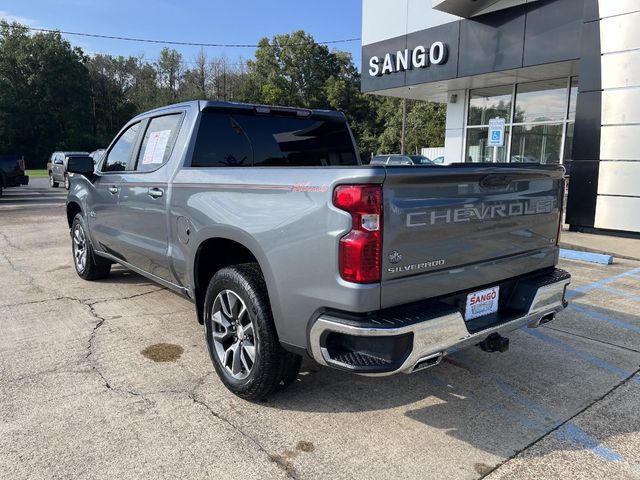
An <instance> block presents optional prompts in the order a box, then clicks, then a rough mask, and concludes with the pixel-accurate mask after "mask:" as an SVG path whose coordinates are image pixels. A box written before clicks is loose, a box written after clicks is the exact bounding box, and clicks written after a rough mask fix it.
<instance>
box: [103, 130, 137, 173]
mask: <svg viewBox="0 0 640 480" xmlns="http://www.w3.org/2000/svg"><path fill="white" fill-rule="evenodd" d="M139 129H140V123H136V124H134V125H131V126H130V127H129V128H128V129H127V130H125V132H124V133H123V134H122V135H121V136H120V138H119V139H118V141H116V143H115V145H114V146H113V148H112V149H111V150H110V151H109V153H108V155H107V158H106V160H105V162H104V165H103V166H102V171H103V172H122V171H124V170H126V169H127V167H128V165H129V160H131V154H132V153H133V148H134V147H135V145H136V138H137V136H138V130H139Z"/></svg>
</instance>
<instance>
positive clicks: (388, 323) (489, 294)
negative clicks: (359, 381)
mask: <svg viewBox="0 0 640 480" xmlns="http://www.w3.org/2000/svg"><path fill="white" fill-rule="evenodd" d="M68 170H69V171H70V172H72V173H73V177H72V181H71V189H70V191H69V195H68V202H67V220H68V224H69V227H70V229H71V238H72V252H73V260H74V265H75V268H76V271H77V273H78V275H80V276H81V277H82V278H84V279H86V280H95V279H99V278H103V277H105V276H106V275H108V273H109V269H110V266H111V264H112V263H119V264H121V265H123V266H125V267H127V268H129V269H131V270H133V271H136V272H138V273H140V274H142V275H144V276H146V277H148V278H150V279H152V280H154V281H155V282H157V283H159V284H161V285H164V286H166V287H168V288H170V289H172V290H174V291H175V292H178V293H179V294H181V295H184V296H185V297H187V298H189V299H191V300H192V301H193V302H194V303H195V305H196V311H197V316H198V319H199V320H200V322H202V323H204V332H205V340H206V344H207V347H208V349H209V353H210V356H211V360H212V362H213V365H214V367H215V369H216V371H217V373H218V375H219V376H220V378H221V380H222V382H223V383H224V384H225V385H226V386H227V388H229V389H230V390H231V391H232V392H234V393H235V394H237V395H239V396H241V397H243V398H247V399H260V398H264V397H265V396H266V395H268V394H270V393H271V392H273V391H274V389H277V388H279V387H282V386H286V385H288V384H289V383H291V382H292V381H293V380H294V379H295V378H296V376H297V373H298V370H299V368H300V362H301V358H302V357H303V356H307V357H311V358H313V359H314V360H315V361H317V362H318V363H320V364H322V365H325V366H329V367H333V368H337V369H341V370H346V371H350V372H354V373H358V374H365V375H390V374H393V373H396V372H404V373H411V372H415V371H418V370H422V369H424V368H427V367H431V366H434V365H437V364H438V363H439V362H440V360H441V359H442V358H443V357H444V356H445V355H447V354H449V353H451V352H453V351H455V350H457V349H460V348H463V347H466V346H472V345H479V346H481V347H482V348H483V349H485V350H487V351H504V350H506V348H507V347H508V340H507V339H506V338H505V337H503V336H502V334H504V333H505V332H509V331H511V330H515V329H517V328H520V327H522V326H529V327H537V326H538V325H540V324H541V323H545V322H548V321H550V320H552V319H553V318H554V317H555V315H556V313H558V312H559V311H561V310H562V309H563V308H565V306H566V304H567V303H566V300H565V291H566V288H567V285H568V284H569V282H570V275H569V274H568V273H567V272H564V271H562V270H559V269H557V268H556V264H557V261H558V251H559V249H558V237H559V232H560V218H561V211H562V206H563V193H564V190H563V184H564V180H563V174H564V169H563V167H562V166H557V165H525V164H519V165H518V166H517V167H513V166H511V165H508V164H505V165H499V164H477V163H476V164H453V165H447V166H431V167H428V168H425V167H418V166H415V167H414V166H397V167H395V166H388V165H385V166H363V165H362V164H361V161H360V158H359V155H358V152H357V149H356V147H355V144H354V141H353V137H352V135H351V131H350V129H349V127H348V125H347V122H346V119H345V117H344V115H342V114H340V113H336V112H329V111H317V110H314V111H311V110H305V109H295V108H284V107H268V106H260V105H244V104H233V103H215V102H206V101H195V102H189V103H183V104H178V105H172V106H169V107H165V108H161V109H157V110H153V111H151V112H147V113H144V114H142V115H140V116H138V117H136V118H134V119H133V120H131V121H130V122H129V123H128V124H127V125H125V127H124V128H123V129H122V131H121V132H120V133H119V134H118V136H117V137H116V138H115V140H114V141H113V142H112V143H111V145H110V146H109V147H108V149H107V152H106V154H105V155H104V156H103V157H102V159H101V161H100V162H99V164H98V165H97V166H96V167H95V169H94V165H93V161H92V160H91V158H89V157H70V158H69V165H68Z"/></svg>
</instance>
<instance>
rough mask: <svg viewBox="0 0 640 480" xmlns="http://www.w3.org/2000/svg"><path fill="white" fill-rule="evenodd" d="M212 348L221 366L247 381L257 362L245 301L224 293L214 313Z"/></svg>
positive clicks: (212, 312) (253, 334)
mask: <svg viewBox="0 0 640 480" xmlns="http://www.w3.org/2000/svg"><path fill="white" fill-rule="evenodd" d="M211 327H212V334H213V335H212V336H213V344H214V347H215V352H216V355H217V357H218V360H219V361H220V364H221V365H222V366H223V368H224V369H225V370H226V371H227V373H228V374H229V375H231V376H232V377H233V378H234V379H235V380H244V379H245V378H247V377H248V376H249V374H250V373H251V371H252V370H253V366H254V365H255V361H256V343H257V341H256V329H255V327H254V323H253V320H251V317H250V315H249V312H248V311H247V306H246V305H245V303H244V302H243V301H242V299H241V298H240V297H239V296H238V295H237V294H236V293H235V292H234V291H232V290H223V291H221V292H220V293H219V294H218V296H217V297H216V299H215V300H214V302H213V307H212V311H211Z"/></svg>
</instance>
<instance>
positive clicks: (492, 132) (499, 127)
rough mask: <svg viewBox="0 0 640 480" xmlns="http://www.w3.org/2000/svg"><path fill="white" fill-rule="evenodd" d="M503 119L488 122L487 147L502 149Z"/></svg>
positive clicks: (493, 119)
mask: <svg viewBox="0 0 640 480" xmlns="http://www.w3.org/2000/svg"><path fill="white" fill-rule="evenodd" d="M504 123H505V121H504V118H492V119H491V120H489V138H488V141H487V146H488V147H504Z"/></svg>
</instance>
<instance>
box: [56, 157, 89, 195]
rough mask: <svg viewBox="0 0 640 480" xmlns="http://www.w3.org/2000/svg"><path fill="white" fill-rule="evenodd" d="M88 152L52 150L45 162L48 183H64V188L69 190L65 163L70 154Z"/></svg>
mask: <svg viewBox="0 0 640 480" xmlns="http://www.w3.org/2000/svg"><path fill="white" fill-rule="evenodd" d="M87 155H89V152H53V153H52V154H51V157H50V158H49V161H48V162H47V172H48V173H49V185H51V187H57V186H58V185H59V184H61V183H62V184H64V188H66V189H67V190H69V175H68V172H67V163H68V160H69V157H71V156H83V157H85V156H87Z"/></svg>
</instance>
